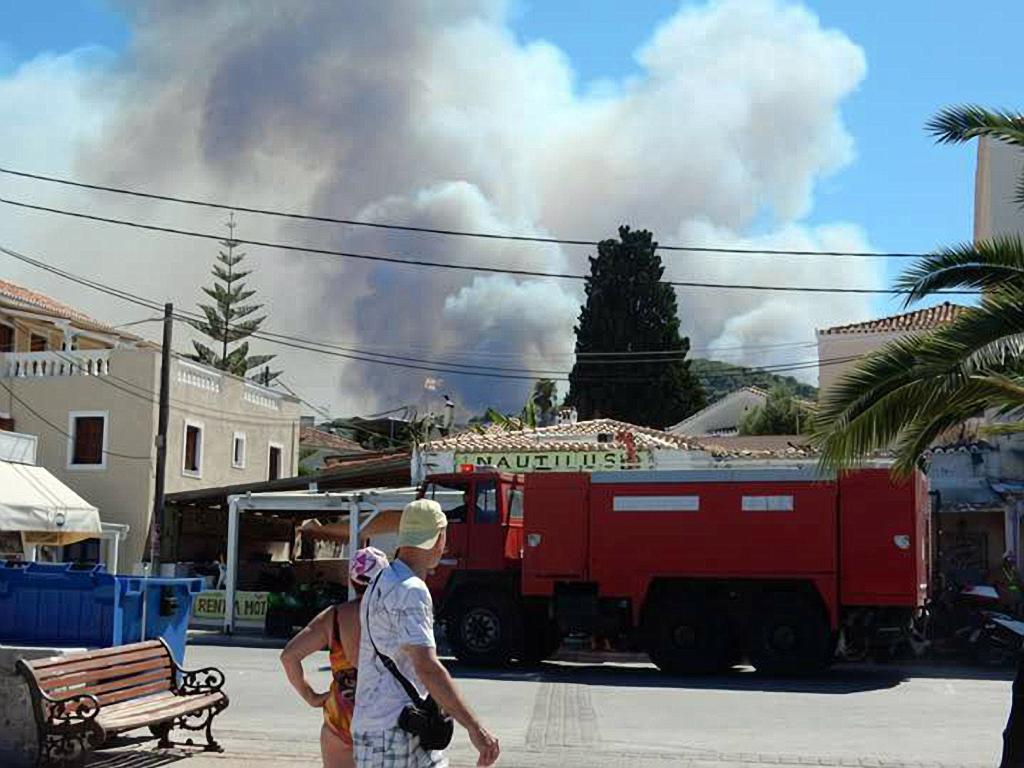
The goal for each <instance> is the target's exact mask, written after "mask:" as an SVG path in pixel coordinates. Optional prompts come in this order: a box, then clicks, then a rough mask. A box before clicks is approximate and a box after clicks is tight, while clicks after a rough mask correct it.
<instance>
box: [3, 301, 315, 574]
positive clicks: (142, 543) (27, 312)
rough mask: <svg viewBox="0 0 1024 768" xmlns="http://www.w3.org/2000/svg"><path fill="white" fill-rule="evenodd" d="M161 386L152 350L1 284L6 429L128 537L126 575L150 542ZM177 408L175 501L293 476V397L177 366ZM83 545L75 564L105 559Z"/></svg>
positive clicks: (170, 475) (182, 363)
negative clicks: (33, 442)
mask: <svg viewBox="0 0 1024 768" xmlns="http://www.w3.org/2000/svg"><path fill="white" fill-rule="evenodd" d="M159 386H160V349H159V348H158V347H157V346H156V345H155V344H152V343H150V342H148V341H146V340H144V339H141V338H139V337H137V336H133V335H131V334H126V333H124V332H121V331H118V330H116V329H114V328H110V327H108V326H105V325H103V324H102V323H99V322H97V321H95V320H93V319H91V318H89V317H88V316H86V315H84V314H83V313H81V312H79V311H78V310H76V309H74V308H72V307H69V306H67V305H65V304H62V303H60V302H58V301H56V300H54V299H51V298H50V297H48V296H44V295H42V294H39V293H37V292H35V291H31V290H28V289H26V288H22V287H20V286H17V285H14V284H13V283H8V282H4V281H0V429H5V430H9V431H14V430H17V431H19V432H23V433H29V434H32V435H35V436H37V438H38V463H39V464H40V465H41V466H43V467H45V468H46V469H48V470H49V471H50V472H52V473H53V474H54V475H55V476H56V477H57V478H59V479H60V480H61V481H62V482H63V483H65V484H66V485H68V486H69V487H70V488H72V489H73V490H74V491H75V492H76V493H77V494H79V495H80V496H82V497H83V498H85V499H88V500H89V501H90V502H91V503H92V504H94V505H95V506H96V507H98V508H99V510H100V515H101V517H102V519H103V520H104V521H105V522H108V523H119V524H123V525H127V526H129V528H130V533H129V535H128V537H127V539H126V541H125V542H124V547H123V549H122V552H121V565H122V568H130V567H131V566H132V564H134V563H136V562H138V561H139V560H140V559H141V558H142V555H143V553H144V551H145V547H146V542H147V539H148V536H149V529H150V520H151V517H152V506H153V493H154V484H155V465H156V432H157V415H158V413H157V412H158V392H159ZM170 406H171V407H170V423H169V429H168V445H167V471H166V490H167V492H168V493H172V492H175V491H185V490H192V489H199V488H204V487H209V486H218V485H232V484H238V483H244V482H254V481H261V480H267V479H275V478H278V477H288V476H292V475H294V474H295V472H296V467H297V462H298V453H299V403H298V401H297V400H296V399H295V398H293V397H290V396H287V395H284V394H282V393H281V392H278V391H276V390H274V389H269V388H266V387H262V386H258V385H256V384H254V383H252V382H251V381H247V380H244V379H241V378H238V377H236V376H232V375H229V374H226V373H223V372H221V371H218V370H215V369H213V368H210V367H207V366H204V365H200V364H198V363H195V362H192V361H190V360H186V359H184V358H181V357H174V358H173V359H172V370H171V391H170ZM75 546H78V547H80V548H81V551H74V552H70V553H69V557H75V558H81V559H97V558H98V557H99V550H98V547H97V546H96V545H94V544H89V543H88V542H86V543H83V544H81V545H75Z"/></svg>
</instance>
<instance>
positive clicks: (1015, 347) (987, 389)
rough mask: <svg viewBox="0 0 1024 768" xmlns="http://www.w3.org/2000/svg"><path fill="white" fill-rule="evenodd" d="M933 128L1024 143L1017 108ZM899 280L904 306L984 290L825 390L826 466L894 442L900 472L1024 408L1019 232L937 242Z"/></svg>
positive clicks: (937, 122)
mask: <svg viewBox="0 0 1024 768" xmlns="http://www.w3.org/2000/svg"><path fill="white" fill-rule="evenodd" d="M929 127H930V129H931V130H932V132H933V134H934V135H935V136H936V137H937V138H938V139H939V141H942V142H962V141H967V140H968V139H971V138H974V137H977V136H988V137H990V138H993V139H996V140H999V141H1004V142H1007V143H1010V144H1014V145H1017V146H1024V116H1022V115H1017V114H1010V113H1005V112H989V111H986V110H983V109H981V108H979V107H955V108H951V109H947V110H945V111H944V112H942V113H941V114H940V115H939V116H938V117H936V118H935V119H934V120H933V121H932V122H931V123H930V124H929ZM1022 188H1024V184H1022ZM1022 202H1024V198H1022ZM897 287H898V288H900V289H901V290H905V291H907V303H908V304H909V303H910V302H913V301H916V300H918V299H922V298H925V297H927V296H931V295H933V294H935V293H936V292H938V291H945V290H957V289H961V290H962V289H965V288H967V289H976V288H982V289H984V290H985V293H984V295H983V297H982V300H981V302H980V304H979V306H976V307H967V308H965V309H963V310H962V311H961V312H960V313H959V314H958V315H957V317H956V318H955V320H953V322H951V323H950V324H948V325H947V326H945V327H942V328H939V329H937V330H935V331H933V332H931V333H923V334H919V335H914V336H908V337H905V338H902V339H900V340H898V341H894V342H892V343H890V344H888V345H887V346H885V347H884V348H882V349H880V350H878V351H876V352H875V353H873V354H871V355H869V356H868V357H866V358H865V359H864V360H863V361H862V362H861V363H860V364H859V365H858V366H857V367H856V368H855V369H854V370H853V371H851V372H850V373H849V374H848V375H847V376H846V377H844V378H843V379H842V380H841V381H840V382H839V383H838V385H837V386H836V387H835V388H834V389H833V390H832V391H831V392H830V393H829V394H828V395H827V396H826V398H825V399H824V400H823V402H822V403H821V404H820V406H819V412H818V422H817V425H816V428H815V433H814V437H815V441H816V442H817V443H818V444H819V445H820V446H821V448H822V451H823V459H822V461H823V463H824V464H825V465H826V466H829V467H832V468H844V467H847V466H849V465H851V464H853V463H855V462H856V461H858V460H859V459H861V458H862V457H864V456H865V455H867V454H869V453H870V452H872V451H874V450H877V449H881V448H892V449H894V450H895V451H896V455H897V463H896V468H895V471H896V473H897V474H898V475H903V476H905V475H907V474H909V473H910V472H911V471H912V470H913V469H914V467H915V466H918V464H919V461H920V456H921V454H922V452H923V451H924V450H925V449H927V448H928V446H929V445H931V444H932V442H933V441H934V440H935V439H936V438H938V437H939V436H940V435H942V434H943V433H944V432H946V431H947V430H950V429H952V428H955V427H957V426H959V425H961V424H962V423H963V422H964V421H966V420H968V419H970V418H972V417H976V416H980V415H982V414H984V413H986V412H988V413H995V414H999V415H1002V416H1006V417H1009V418H1018V419H1019V417H1020V415H1021V414H1022V413H1024V365H1022V359H1024V356H1022V353H1024V244H1022V243H1021V241H1020V239H1019V238H1016V237H1001V238H997V239H994V240H991V241H988V242H981V243H977V244H973V243H966V244H962V245H959V246H956V247H954V248H946V249H943V250H941V251H939V252H938V253H936V254H934V255H931V256H927V257H925V258H923V259H921V260H920V261H919V262H917V263H916V264H914V265H913V266H911V267H910V268H909V269H908V270H907V271H906V272H905V273H904V274H903V276H902V277H901V278H900V279H899V281H898V282H897Z"/></svg>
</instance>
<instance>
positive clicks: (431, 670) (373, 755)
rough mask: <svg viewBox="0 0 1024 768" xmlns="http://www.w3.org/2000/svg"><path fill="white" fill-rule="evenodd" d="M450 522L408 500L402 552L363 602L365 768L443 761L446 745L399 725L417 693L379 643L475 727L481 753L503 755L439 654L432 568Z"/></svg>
mask: <svg viewBox="0 0 1024 768" xmlns="http://www.w3.org/2000/svg"><path fill="white" fill-rule="evenodd" d="M447 525H448V521H447V519H446V518H445V516H444V512H442V511H441V505H440V504H438V503H437V502H436V501H432V500H430V499H419V500H417V501H414V502H411V503H410V504H408V505H406V507H405V509H404V510H403V512H402V520H401V522H400V523H399V528H398V553H397V556H396V558H395V559H394V561H393V562H392V563H391V566H390V567H389V568H387V569H386V570H385V571H383V572H382V573H381V574H380V576H379V577H378V578H377V580H376V581H375V582H374V583H373V585H371V587H370V588H369V589H368V590H367V592H366V596H365V597H364V598H363V603H362V606H361V609H360V625H361V631H360V639H359V668H358V681H357V684H356V705H355V714H354V716H353V720H352V734H353V741H354V742H355V744H354V747H355V759H356V766H357V768H428V767H434V768H442V767H444V766H447V765H448V760H447V758H446V757H445V755H444V752H443V751H440V750H438V751H428V750H426V749H424V748H423V747H421V746H420V743H419V737H418V736H414V735H412V734H410V733H407V732H406V731H404V730H402V729H401V728H399V727H398V717H399V715H400V714H401V713H402V709H403V708H405V706H406V705H408V704H409V703H410V699H409V695H408V694H407V693H406V692H405V690H404V689H403V688H402V685H401V683H399V682H398V680H396V679H395V677H394V675H392V674H391V673H390V672H389V671H388V670H387V669H386V668H385V667H384V665H383V664H382V663H381V661H380V659H379V658H378V657H377V653H376V652H375V650H374V645H376V649H377V650H378V651H380V653H382V654H383V655H384V656H387V657H389V658H391V659H392V660H393V661H394V662H395V664H396V665H397V667H398V669H399V671H400V672H401V673H402V674H403V675H404V676H405V677H406V678H408V680H409V681H410V682H411V683H412V684H413V686H415V688H416V690H417V691H418V692H419V694H420V696H421V697H423V696H424V695H425V694H426V693H429V694H430V696H431V697H432V698H433V699H434V701H436V702H437V703H438V704H440V705H441V707H442V708H443V709H444V710H445V711H446V712H447V713H448V714H450V715H451V716H452V717H453V718H454V719H455V721H456V722H457V723H459V725H461V726H462V727H464V728H465V729H466V730H467V731H468V732H469V738H470V741H472V742H473V746H474V747H476V749H477V752H479V754H480V757H479V760H478V762H477V765H481V766H489V765H492V764H493V763H494V762H495V761H496V760H497V759H498V753H499V747H498V740H497V739H496V738H495V737H494V736H492V735H491V734H490V733H488V732H487V731H486V730H485V729H484V728H483V726H481V725H480V723H479V721H478V720H477V719H476V716H475V715H474V714H473V713H472V711H470V709H469V707H468V706H466V704H465V703H464V702H463V700H462V697H461V696H460V695H459V692H458V691H457V690H456V688H455V683H454V682H453V681H452V678H451V676H450V675H449V674H448V670H446V669H445V668H444V666H443V665H442V664H441V662H440V661H439V660H438V658H437V646H436V644H435V642H434V607H433V603H432V601H431V598H430V592H429V590H428V589H427V585H426V584H425V583H424V582H423V579H424V578H425V577H426V575H427V572H428V571H430V570H431V569H433V568H435V567H437V564H438V563H439V562H440V560H441V556H442V555H443V554H444V548H445V529H446V528H447Z"/></svg>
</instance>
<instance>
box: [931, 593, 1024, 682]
mask: <svg viewBox="0 0 1024 768" xmlns="http://www.w3.org/2000/svg"><path fill="white" fill-rule="evenodd" d="M925 636H926V637H927V638H928V640H929V642H930V644H931V649H932V650H933V652H934V653H935V654H936V655H938V656H940V657H942V656H945V657H955V658H958V659H963V660H969V661H972V662H976V663H979V664H984V665H986V666H1002V665H1005V664H1010V663H1013V662H1015V661H1016V659H1017V656H1018V655H1019V653H1020V652H1021V648H1022V646H1024V622H1022V621H1020V620H1019V619H1017V618H1016V617H1015V616H1013V615H1011V614H1009V613H1007V612H1006V611H1005V610H1003V605H1002V599H1001V598H1000V595H999V592H998V590H997V589H996V588H995V587H993V586H990V585H988V584H978V585H965V586H961V585H959V584H956V583H953V582H950V583H949V584H948V585H947V587H946V589H944V590H943V592H942V593H941V594H940V595H939V597H938V598H937V599H936V600H935V601H933V602H932V604H931V605H929V607H928V611H927V626H926V631H925Z"/></svg>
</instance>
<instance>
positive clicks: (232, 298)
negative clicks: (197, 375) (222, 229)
mask: <svg viewBox="0 0 1024 768" xmlns="http://www.w3.org/2000/svg"><path fill="white" fill-rule="evenodd" d="M236 226H237V225H236V224H235V216H234V214H233V213H232V214H231V217H230V218H229V219H228V222H227V228H228V237H227V239H226V240H221V241H220V244H221V245H222V246H223V247H224V250H222V251H219V252H218V256H217V262H218V263H216V264H214V265H213V270H212V274H213V276H214V277H215V278H216V279H217V282H215V283H214V285H213V286H212V287H209V288H203V293H205V294H206V295H207V296H209V297H210V298H211V299H213V301H214V302H215V304H213V305H211V304H200V305H199V308H200V309H201V310H202V311H203V314H204V315H205V316H206V320H205V322H204V321H202V320H190V321H189V324H190V325H191V326H192V327H193V328H195V329H196V330H197V331H199V332H200V333H201V334H203V335H204V336H206V337H207V338H208V339H210V340H211V341H213V342H214V346H213V347H210V346H207V345H206V344H201V343H200V342H198V341H193V342H192V346H193V347H194V348H195V350H196V353H195V355H193V357H194V359H195V360H197V361H199V362H200V363H205V364H206V365H210V366H213V367H214V368H219V369H220V370H222V371H227V372H229V373H233V374H234V375H236V376H242V377H245V376H246V375H247V374H248V373H249V372H250V371H252V370H253V369H255V368H259V367H260V366H264V365H265V364H266V363H268V362H270V361H271V360H273V359H274V355H252V356H250V355H249V342H248V341H245V339H248V338H249V337H250V336H252V334H253V333H255V332H256V331H258V330H259V327H260V326H261V325H262V324H263V321H264V320H266V319H267V317H266V315H260V316H259V317H252V314H253V313H254V312H258V311H259V310H260V309H262V308H263V305H262V304H246V303H245V302H246V301H247V300H248V299H250V298H252V297H253V296H254V295H255V294H256V291H254V290H250V289H246V287H245V283H244V282H242V281H243V280H244V279H245V278H246V277H248V276H249V275H251V274H252V270H244V269H237V267H238V265H239V264H241V262H242V260H243V259H244V258H245V254H244V253H239V252H236V250H235V249H236V248H237V247H238V245H239V243H238V241H237V240H235V227H236ZM238 342H242V343H241V344H238V346H237V347H235V348H234V349H230V347H231V346H232V345H233V344H237V343H238ZM279 375H280V371H270V370H269V369H265V370H263V371H260V373H259V375H258V376H257V377H254V378H257V379H258V380H259V382H260V383H261V384H264V385H267V384H270V383H271V382H272V381H273V380H274V379H275V378H277V377H278V376H279Z"/></svg>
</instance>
